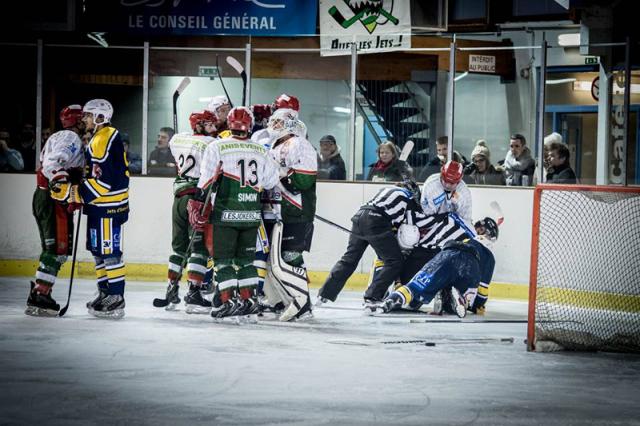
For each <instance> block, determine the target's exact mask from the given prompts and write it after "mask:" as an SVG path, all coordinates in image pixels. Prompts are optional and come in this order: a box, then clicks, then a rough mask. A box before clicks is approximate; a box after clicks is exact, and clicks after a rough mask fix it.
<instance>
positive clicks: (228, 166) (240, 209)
mask: <svg viewBox="0 0 640 426" xmlns="http://www.w3.org/2000/svg"><path fill="white" fill-rule="evenodd" d="M216 181H217V182H218V189H217V191H216V196H215V202H214V199H213V197H212V201H211V202H212V204H213V221H214V223H222V224H224V225H229V226H237V227H252V226H257V225H258V224H259V223H260V208H261V203H260V192H261V191H262V190H263V189H271V188H273V187H275V186H276V185H277V184H278V165H277V164H276V163H275V162H274V161H273V159H272V158H271V157H270V156H269V154H268V150H267V149H266V148H264V147H263V146H262V145H260V144H258V143H255V142H252V141H251V140H249V139H236V138H233V137H231V138H226V139H220V140H217V141H215V142H213V143H211V144H209V146H207V149H206V151H205V153H204V159H203V161H202V166H201V167H200V180H199V181H198V187H199V188H201V189H202V190H203V191H206V190H207V187H208V186H209V185H211V184H212V183H214V182H216Z"/></svg>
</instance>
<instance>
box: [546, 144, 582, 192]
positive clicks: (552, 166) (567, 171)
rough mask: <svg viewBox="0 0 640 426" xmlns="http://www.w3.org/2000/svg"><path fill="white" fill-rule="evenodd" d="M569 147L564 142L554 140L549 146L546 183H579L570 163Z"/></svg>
mask: <svg viewBox="0 0 640 426" xmlns="http://www.w3.org/2000/svg"><path fill="white" fill-rule="evenodd" d="M570 156H571V154H570V153H569V148H568V147H567V145H565V144H564V143H558V142H553V143H551V145H550V146H549V153H548V157H547V159H548V161H549V170H548V171H547V180H546V183H577V178H576V174H575V172H574V171H573V169H572V168H571V166H570V165H569V158H570Z"/></svg>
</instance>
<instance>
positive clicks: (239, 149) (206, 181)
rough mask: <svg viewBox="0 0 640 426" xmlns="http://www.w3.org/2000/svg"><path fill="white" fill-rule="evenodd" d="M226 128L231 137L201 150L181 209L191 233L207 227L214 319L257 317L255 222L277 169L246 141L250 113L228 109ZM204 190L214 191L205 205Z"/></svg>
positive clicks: (259, 147) (263, 150)
mask: <svg viewBox="0 0 640 426" xmlns="http://www.w3.org/2000/svg"><path fill="white" fill-rule="evenodd" d="M227 124H228V126H229V130H230V131H231V132H232V134H233V136H231V137H229V138H226V139H221V140H218V141H215V142H213V143H211V144H209V145H208V146H207V149H206V150H205V154H204V158H203V161H202V165H201V168H200V178H199V181H198V192H197V193H196V194H195V196H194V198H193V199H191V200H189V202H188V206H187V208H188V211H189V222H190V223H191V226H192V227H193V229H195V230H196V231H202V229H204V226H205V225H206V224H207V223H208V222H209V221H211V222H212V223H213V259H214V265H215V266H214V270H215V280H216V283H217V287H216V290H215V292H214V297H213V307H212V309H211V316H212V317H214V318H224V317H228V316H240V315H251V314H256V313H257V310H258V300H257V295H256V288H257V286H258V274H257V272H256V268H255V266H254V265H253V261H254V258H255V248H256V234H257V230H258V225H259V224H260V217H261V216H260V209H261V204H260V192H261V191H262V189H263V188H267V189H270V188H273V187H274V186H275V185H276V184H277V183H278V165H277V164H276V163H275V162H274V161H273V160H272V159H271V158H270V157H269V155H268V151H267V149H266V148H264V147H263V146H262V145H260V144H258V143H255V142H252V141H251V140H250V139H249V136H250V134H251V129H252V128H253V115H252V114H251V111H250V110H249V109H248V108H246V107H237V108H233V109H232V110H231V111H230V112H229V115H228V117H227ZM210 185H216V186H215V187H214V188H215V194H212V196H211V201H210V202H209V203H207V204H206V205H205V202H206V193H207V191H209V187H210ZM211 189H212V190H213V188H211Z"/></svg>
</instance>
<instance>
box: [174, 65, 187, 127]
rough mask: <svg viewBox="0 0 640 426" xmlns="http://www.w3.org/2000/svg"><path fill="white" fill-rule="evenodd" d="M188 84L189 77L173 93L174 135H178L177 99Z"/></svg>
mask: <svg viewBox="0 0 640 426" xmlns="http://www.w3.org/2000/svg"><path fill="white" fill-rule="evenodd" d="M190 83H191V79H190V78H189V77H185V78H183V79H182V81H181V82H180V84H178V87H177V88H176V91H175V92H173V131H174V132H176V133H178V98H179V97H180V95H181V94H182V92H184V89H186V88H187V86H188V85H189V84H190Z"/></svg>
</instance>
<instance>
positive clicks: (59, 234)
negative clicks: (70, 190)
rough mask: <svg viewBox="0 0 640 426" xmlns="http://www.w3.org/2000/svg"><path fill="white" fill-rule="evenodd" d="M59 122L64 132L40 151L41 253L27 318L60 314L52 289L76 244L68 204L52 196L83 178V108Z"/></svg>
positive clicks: (37, 211) (73, 108)
mask: <svg viewBox="0 0 640 426" xmlns="http://www.w3.org/2000/svg"><path fill="white" fill-rule="evenodd" d="M60 121H61V122H62V127H63V128H64V130H60V131H58V132H55V133H54V134H52V135H51V136H50V137H49V138H48V139H47V141H46V142H45V144H44V147H43V148H42V151H41V152H40V164H41V167H40V168H39V169H38V171H37V172H36V184H37V186H36V190H35V192H34V194H33V215H34V217H35V219H36V222H37V224H38V231H39V233H40V242H41V245H42V253H41V254H40V259H39V264H38V269H37V271H36V276H35V282H33V281H32V282H31V291H30V292H29V298H28V299H27V308H26V310H25V313H26V314H28V315H37V316H40V315H42V316H55V315H57V314H58V311H59V310H60V306H59V305H58V304H57V303H56V301H55V300H54V299H53V298H52V297H51V288H52V287H53V285H54V284H55V281H56V277H57V275H58V271H59V270H60V267H61V266H62V264H63V263H64V262H65V261H66V260H67V255H68V254H70V253H71V250H72V244H73V243H72V241H73V210H72V209H69V205H68V204H67V203H66V202H64V201H56V200H55V199H54V198H52V196H57V194H58V193H60V192H61V189H60V188H61V186H64V185H68V184H70V183H73V184H78V183H80V181H81V179H82V173H83V168H84V148H83V146H82V140H81V139H80V136H79V135H80V134H82V132H83V131H84V128H85V126H84V123H83V122H82V106H80V105H70V106H68V107H66V108H64V109H63V110H62V111H61V112H60ZM50 191H51V196H50ZM69 210H71V211H69Z"/></svg>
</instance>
